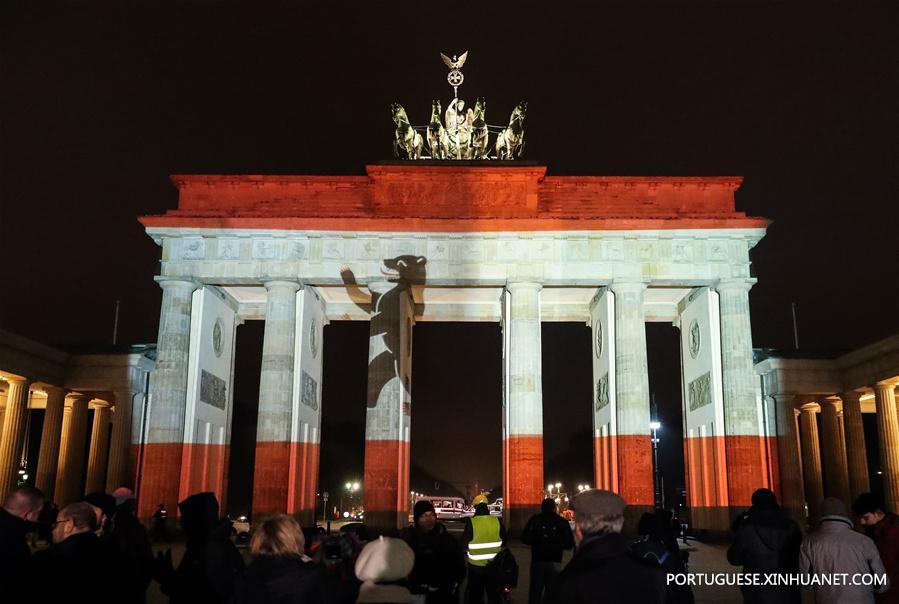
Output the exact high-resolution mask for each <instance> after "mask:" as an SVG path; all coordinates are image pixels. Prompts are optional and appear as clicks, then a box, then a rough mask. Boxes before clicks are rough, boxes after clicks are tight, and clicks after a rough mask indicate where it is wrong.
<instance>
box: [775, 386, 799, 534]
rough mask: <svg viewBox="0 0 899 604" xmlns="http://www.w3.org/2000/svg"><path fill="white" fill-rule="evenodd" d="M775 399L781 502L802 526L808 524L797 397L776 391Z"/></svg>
mask: <svg viewBox="0 0 899 604" xmlns="http://www.w3.org/2000/svg"><path fill="white" fill-rule="evenodd" d="M771 398H772V399H773V400H774V407H775V423H776V429H777V459H778V470H779V472H780V481H779V483H780V504H781V506H782V507H783V508H784V509H785V510H786V511H787V512H788V513H789V514H790V516H791V517H792V518H793V520H795V521H796V523H797V524H799V526H805V523H806V518H805V493H804V492H803V489H802V459H801V457H800V455H799V447H798V443H799V433H798V431H797V430H796V409H795V407H794V402H795V399H796V397H795V396H793V395H792V394H777V395H774V396H772V397H771Z"/></svg>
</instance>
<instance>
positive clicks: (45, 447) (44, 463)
mask: <svg viewBox="0 0 899 604" xmlns="http://www.w3.org/2000/svg"><path fill="white" fill-rule="evenodd" d="M45 390H46V391H47V409H46V411H45V412H44V427H43V429H42V430H41V451H40V453H39V454H38V460H37V474H36V475H35V481H34V484H35V486H36V487H37V488H39V489H40V490H41V491H42V492H43V493H44V495H46V497H47V500H48V501H53V494H54V490H55V488H56V469H57V468H58V467H59V440H60V438H61V437H62V416H63V412H64V411H65V407H66V390H65V389H63V388H57V387H56V386H47V387H46V388H45Z"/></svg>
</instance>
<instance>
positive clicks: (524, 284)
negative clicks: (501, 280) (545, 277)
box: [506, 281, 543, 291]
mask: <svg viewBox="0 0 899 604" xmlns="http://www.w3.org/2000/svg"><path fill="white" fill-rule="evenodd" d="M506 289H507V290H508V291H514V290H516V289H530V290H534V291H540V290H541V289H543V284H542V283H540V282H539V281H508V282H506Z"/></svg>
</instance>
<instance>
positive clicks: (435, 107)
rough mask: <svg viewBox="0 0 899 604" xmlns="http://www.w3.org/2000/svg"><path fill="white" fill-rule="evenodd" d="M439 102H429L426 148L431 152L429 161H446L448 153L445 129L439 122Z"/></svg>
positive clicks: (447, 139)
mask: <svg viewBox="0 0 899 604" xmlns="http://www.w3.org/2000/svg"><path fill="white" fill-rule="evenodd" d="M440 111H441V109H440V101H438V100H434V101H432V102H431V122H430V123H429V124H428V148H429V149H430V150H431V159H446V157H447V154H448V152H449V138H448V137H447V135H446V128H444V127H443V123H442V122H441V121H440Z"/></svg>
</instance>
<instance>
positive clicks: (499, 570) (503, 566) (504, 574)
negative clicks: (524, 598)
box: [487, 547, 518, 589]
mask: <svg viewBox="0 0 899 604" xmlns="http://www.w3.org/2000/svg"><path fill="white" fill-rule="evenodd" d="M487 567H488V568H490V570H491V571H492V572H493V573H494V575H495V576H496V578H497V579H498V580H499V582H500V583H502V585H503V587H507V588H509V589H513V588H515V587H518V562H516V561H515V556H513V555H512V550H510V549H509V548H508V547H504V548H503V549H502V550H501V551H500V552H499V553H498V554H497V555H496V556H494V557H493V560H491V561H490V563H489V564H488V565H487Z"/></svg>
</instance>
